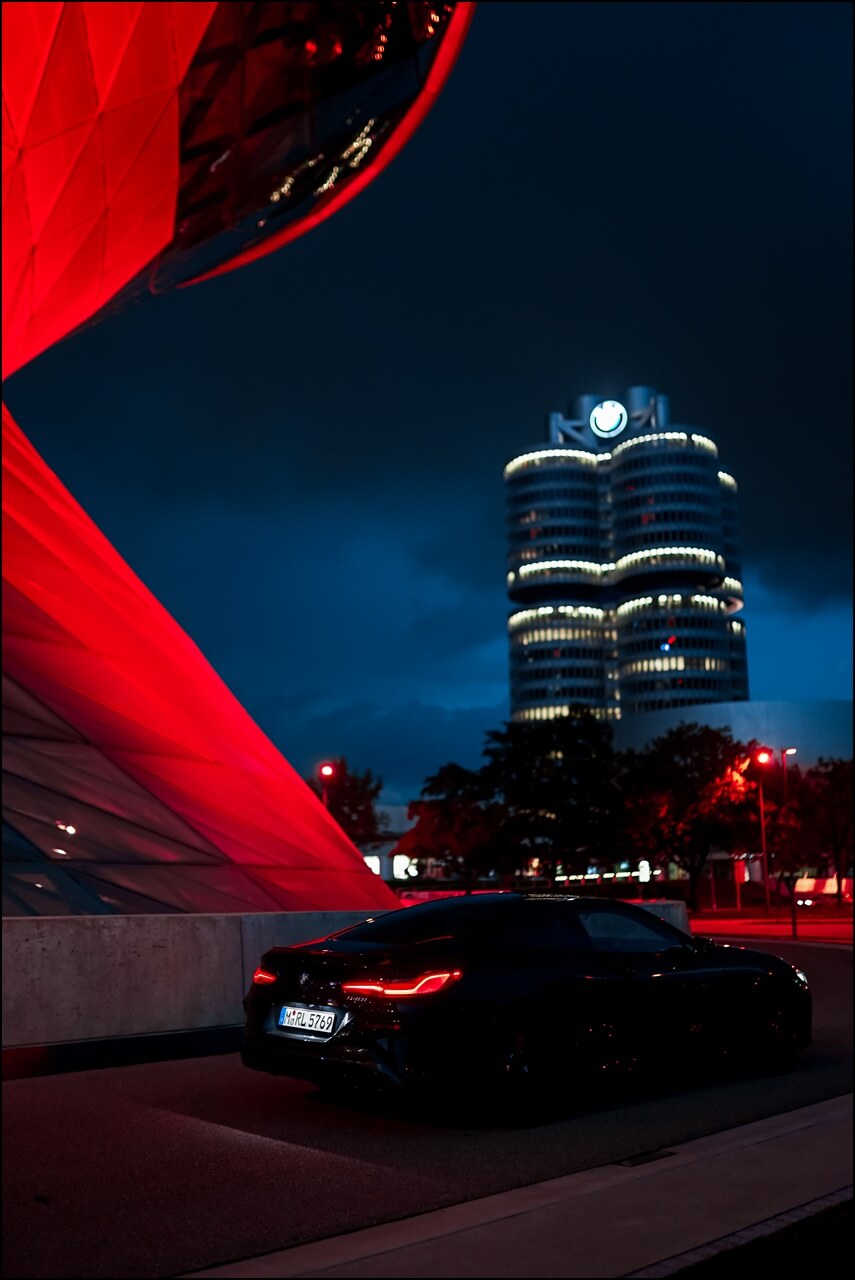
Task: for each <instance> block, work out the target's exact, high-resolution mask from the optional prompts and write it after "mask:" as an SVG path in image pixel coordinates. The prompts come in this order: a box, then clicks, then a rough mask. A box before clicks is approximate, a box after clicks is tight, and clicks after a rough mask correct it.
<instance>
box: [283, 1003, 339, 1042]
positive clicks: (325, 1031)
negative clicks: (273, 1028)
mask: <svg viewBox="0 0 855 1280" xmlns="http://www.w3.org/2000/svg"><path fill="white" fill-rule="evenodd" d="M279 1025H280V1027H285V1028H286V1030H291V1031H317V1032H319V1033H320V1034H321V1035H325V1036H328V1035H331V1034H332V1030H333V1027H334V1026H335V1014H334V1013H332V1012H331V1011H329V1012H328V1011H327V1010H326V1009H292V1008H290V1007H289V1006H288V1005H285V1007H284V1008H283V1009H282V1010H280V1013H279Z"/></svg>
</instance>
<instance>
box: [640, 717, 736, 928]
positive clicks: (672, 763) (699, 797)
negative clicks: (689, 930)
mask: <svg viewBox="0 0 855 1280" xmlns="http://www.w3.org/2000/svg"><path fill="white" fill-rule="evenodd" d="M748 760H749V755H748V750H747V748H746V747H745V746H743V745H742V744H741V743H739V742H735V741H734V739H733V737H732V735H731V733H730V731H729V730H727V729H712V728H709V727H708V726H706V725H699V724H681V725H678V726H677V728H675V729H671V730H669V731H668V733H666V734H664V735H663V736H662V737H660V738H656V739H655V740H654V741H653V742H651V743H650V745H649V746H648V747H647V748H646V749H645V750H644V751H641V752H627V753H626V755H625V756H624V760H623V769H622V779H623V790H624V836H625V842H626V847H627V849H628V850H629V851H631V852H632V853H633V854H634V855H635V856H636V857H638V858H646V859H647V860H648V861H649V862H650V863H651V864H652V865H654V866H659V867H661V868H665V867H666V866H667V864H668V863H669V862H673V863H675V864H676V865H677V866H678V867H680V868H681V869H682V870H683V871H685V873H686V875H687V876H688V878H689V896H690V899H691V902H692V905H693V906H696V905H697V888H698V882H699V880H700V877H701V874H702V872H703V869H704V866H705V864H706V861H707V859H708V857H709V855H710V853H711V852H712V851H713V849H731V848H733V847H734V846H735V845H737V844H738V843H739V842H740V841H742V840H744V839H745V833H746V829H747V824H748V823H749V822H750V808H749V799H750V794H751V786H750V783H749V781H748V779H747V778H746V776H745V774H746V769H747V765H748Z"/></svg>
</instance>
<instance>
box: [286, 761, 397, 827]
mask: <svg viewBox="0 0 855 1280" xmlns="http://www.w3.org/2000/svg"><path fill="white" fill-rule="evenodd" d="M329 763H330V765H331V766H332V774H331V775H330V777H329V778H328V779H327V781H326V782H325V783H324V784H321V783H320V782H319V781H318V780H317V778H307V779H306V781H307V782H308V784H309V786H310V787H311V789H312V790H313V791H314V793H315V795H317V796H320V797H321V798H323V797H324V796H326V805H327V809H328V810H329V812H330V814H331V816H332V817H333V818H335V820H336V822H337V823H338V824H339V826H340V827H341V829H342V831H343V832H344V833H345V835H346V836H347V837H348V838H349V839H350V840H352V841H353V843H354V844H355V845H356V846H357V848H359V849H363V850H365V849H370V848H371V847H372V846H373V845H377V844H380V843H381V842H382V840H383V836H384V832H385V829H386V827H387V825H388V819H387V818H386V816H385V814H378V812H377V802H378V800H379V798H380V792H381V791H382V790H383V779H382V778H375V777H374V775H373V773H372V772H371V770H370V769H365V770H364V771H363V772H360V771H359V770H358V769H351V768H350V767H349V766H348V763H347V761H346V760H345V759H344V758H343V757H342V758H340V759H338V760H331V761H330V762H329Z"/></svg>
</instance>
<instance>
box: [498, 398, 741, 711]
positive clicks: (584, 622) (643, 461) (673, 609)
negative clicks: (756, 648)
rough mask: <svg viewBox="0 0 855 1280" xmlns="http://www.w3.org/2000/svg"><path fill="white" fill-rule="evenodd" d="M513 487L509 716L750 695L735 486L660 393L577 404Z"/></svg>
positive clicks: (518, 467)
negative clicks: (675, 418) (672, 416)
mask: <svg viewBox="0 0 855 1280" xmlns="http://www.w3.org/2000/svg"><path fill="white" fill-rule="evenodd" d="M505 486H506V496H507V514H508V579H507V581H508V596H509V599H510V602H511V605H512V612H511V615H510V617H509V619H508V635H509V644H510V672H511V714H512V718H513V719H515V720H543V719H554V718H555V717H556V716H561V715H566V714H567V712H568V710H569V708H570V707H571V706H573V705H576V706H578V705H583V706H587V707H591V708H593V709H594V710H595V711H596V712H597V713H598V714H600V715H603V716H607V717H609V718H611V719H619V718H620V717H621V716H622V715H623V716H625V715H627V714H628V713H631V712H634V711H652V710H658V709H660V708H665V707H675V706H690V705H691V704H693V703H709V702H732V701H738V700H742V699H745V698H747V697H748V675H747V665H746V653H745V625H744V623H743V622H742V620H741V619H739V618H737V617H735V616H734V615H735V614H736V613H737V612H738V611H739V610H740V609H741V608H742V603H743V601H742V583H741V582H740V565H739V549H738V532H737V526H736V482H735V480H734V479H733V477H732V476H731V475H729V474H728V473H727V472H726V471H722V470H721V469H720V467H719V461H718V448H717V446H716V444H715V442H714V441H713V440H711V439H710V437H709V436H708V435H707V434H706V433H701V432H699V431H697V430H696V429H695V428H693V427H681V426H677V425H675V424H672V423H671V422H670V415H669V406H668V398H667V396H663V395H658V394H657V393H656V392H655V391H654V390H653V389H652V388H650V387H630V388H629V391H628V392H627V395H626V403H625V405H624V404H623V403H621V402H618V401H616V400H603V399H601V398H599V397H597V396H593V395H585V396H580V397H579V398H578V399H577V400H576V402H575V404H574V406H573V409H572V412H571V416H569V417H566V418H565V417H564V416H563V414H560V413H551V414H550V415H549V439H548V443H547V444H545V445H541V446H535V447H532V448H531V449H528V450H526V452H524V453H521V454H519V455H518V456H517V457H515V458H513V459H512V460H511V461H510V462H509V463H508V465H507V466H506V467H505Z"/></svg>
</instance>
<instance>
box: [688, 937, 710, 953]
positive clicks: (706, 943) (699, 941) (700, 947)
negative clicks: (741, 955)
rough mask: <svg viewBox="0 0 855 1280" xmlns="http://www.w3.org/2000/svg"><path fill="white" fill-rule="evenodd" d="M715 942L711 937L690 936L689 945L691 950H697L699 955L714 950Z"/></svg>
mask: <svg viewBox="0 0 855 1280" xmlns="http://www.w3.org/2000/svg"><path fill="white" fill-rule="evenodd" d="M715 945H716V944H715V943H714V942H713V940H712V938H692V941H691V946H692V950H693V951H697V952H698V953H699V954H700V955H704V954H705V953H707V952H710V951H714V950H715Z"/></svg>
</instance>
